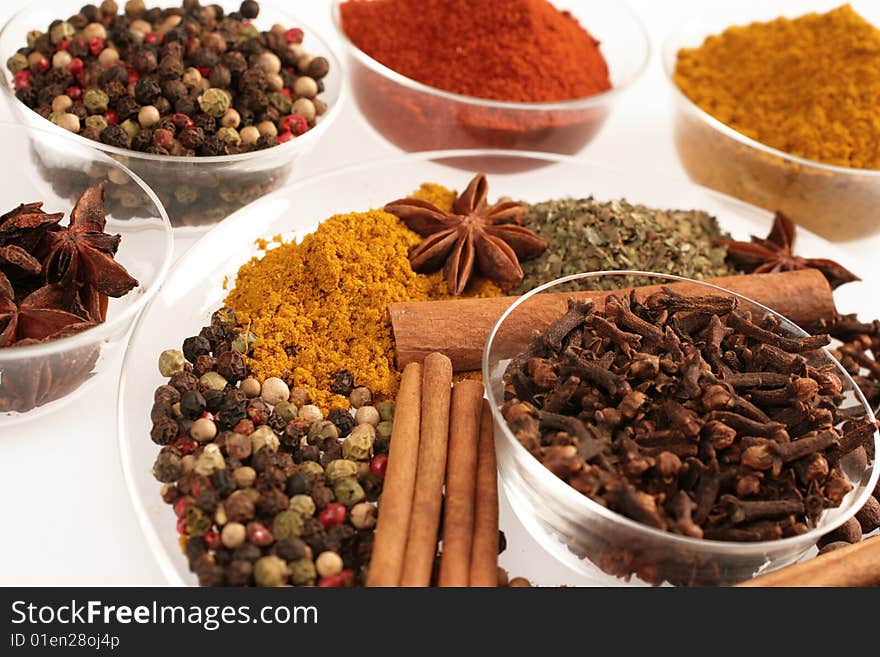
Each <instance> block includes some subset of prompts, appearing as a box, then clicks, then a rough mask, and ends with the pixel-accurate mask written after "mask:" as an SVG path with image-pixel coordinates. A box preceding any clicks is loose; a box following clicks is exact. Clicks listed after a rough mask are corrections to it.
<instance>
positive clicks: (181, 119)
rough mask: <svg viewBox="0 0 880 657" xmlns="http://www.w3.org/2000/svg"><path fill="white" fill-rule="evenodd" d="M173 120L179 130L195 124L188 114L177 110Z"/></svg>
mask: <svg viewBox="0 0 880 657" xmlns="http://www.w3.org/2000/svg"><path fill="white" fill-rule="evenodd" d="M171 122H172V123H173V124H174V127H175V128H177V129H178V130H183V129H184V128H191V127H193V126H194V125H195V123H194V122H193V120H192V119H191V118H189V117H188V116H187V115H186V114H181V113H180V112H177V113H175V114H172V115H171Z"/></svg>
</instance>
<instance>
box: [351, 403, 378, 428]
mask: <svg viewBox="0 0 880 657" xmlns="http://www.w3.org/2000/svg"><path fill="white" fill-rule="evenodd" d="M354 421H355V424H372V425H373V426H374V427H375V426H376V425H377V424H379V411H377V410H376V407H375V406H361V407H360V408H359V409H357V413H355V414H354Z"/></svg>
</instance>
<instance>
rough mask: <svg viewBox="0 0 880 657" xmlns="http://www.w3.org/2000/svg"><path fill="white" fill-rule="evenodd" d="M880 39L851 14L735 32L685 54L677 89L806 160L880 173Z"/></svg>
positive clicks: (805, 18)
mask: <svg viewBox="0 0 880 657" xmlns="http://www.w3.org/2000/svg"><path fill="white" fill-rule="evenodd" d="M878 50H880V30H878V29H877V28H876V27H875V26H874V25H872V24H871V23H869V22H868V21H866V20H865V19H864V18H862V17H861V16H860V15H859V14H857V13H856V12H855V11H854V10H853V9H852V7H850V6H849V5H844V6H842V7H839V8H837V9H835V10H833V11H830V12H828V13H825V14H807V15H805V16H801V17H800V18H796V19H793V20H790V19H787V18H778V19H776V20H774V21H771V22H769V23H752V24H750V25H745V26H738V27H731V28H729V29H727V30H726V31H725V32H723V33H722V34H720V35H715V36H710V37H708V38H707V39H706V40H705V42H704V43H703V44H702V45H701V46H700V47H698V48H693V49H683V50H681V51H680V52H679V54H678V61H677V63H676V68H675V74H674V80H675V83H676V84H677V85H678V87H679V88H680V89H681V90H682V92H684V94H685V95H686V96H687V97H688V98H690V99H691V100H692V101H693V102H694V103H696V104H697V105H698V106H699V107H701V108H702V109H703V110H705V111H706V112H708V113H709V114H711V115H712V116H714V117H715V118H716V119H718V120H719V121H721V122H723V123H725V124H727V125H729V126H730V127H732V128H733V129H735V130H737V131H739V132H741V133H742V134H744V135H746V136H747V137H751V138H752V139H755V140H757V141H759V142H761V143H764V144H767V145H768V146H772V147H773V148H777V149H779V150H782V151H785V152H787V153H791V154H792V155H796V156H798V157H802V158H806V159H810V160H816V161H819V162H824V163H827V164H833V165H838V166H845V167H856V168H864V169H877V168H880V122H878V120H877V118H878V114H877V107H878V102H880V64H878V61H877V52H878Z"/></svg>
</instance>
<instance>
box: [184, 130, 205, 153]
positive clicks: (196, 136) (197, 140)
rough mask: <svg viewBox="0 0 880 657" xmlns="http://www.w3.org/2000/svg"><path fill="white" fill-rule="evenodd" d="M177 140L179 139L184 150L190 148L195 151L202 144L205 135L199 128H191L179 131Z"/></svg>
mask: <svg viewBox="0 0 880 657" xmlns="http://www.w3.org/2000/svg"><path fill="white" fill-rule="evenodd" d="M178 139H180V143H181V144H182V145H183V146H184V147H185V148H192V149H194V150H195V149H198V148H199V146H201V145H202V144H203V143H204V141H205V133H204V131H203V130H202V129H201V128H198V127H195V126H193V127H190V128H184V129H183V130H181V131H180V135H179V137H178Z"/></svg>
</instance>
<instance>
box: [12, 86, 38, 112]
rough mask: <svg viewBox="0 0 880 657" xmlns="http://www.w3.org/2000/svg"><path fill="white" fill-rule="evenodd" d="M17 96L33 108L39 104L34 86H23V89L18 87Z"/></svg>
mask: <svg viewBox="0 0 880 657" xmlns="http://www.w3.org/2000/svg"><path fill="white" fill-rule="evenodd" d="M15 97H16V98H18V99H19V100H20V101H21V102H22V103H24V104H25V105H27V106H28V107H30V108H31V109H33V108H34V107H35V106H36V104H37V92H36V91H34V89H33V87H22V88H21V89H17V90H16V92H15Z"/></svg>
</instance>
